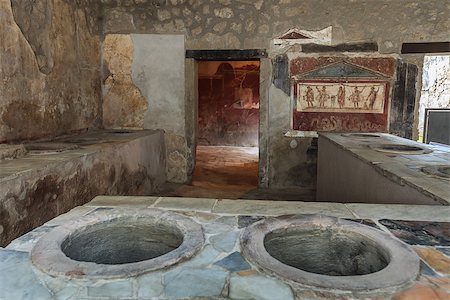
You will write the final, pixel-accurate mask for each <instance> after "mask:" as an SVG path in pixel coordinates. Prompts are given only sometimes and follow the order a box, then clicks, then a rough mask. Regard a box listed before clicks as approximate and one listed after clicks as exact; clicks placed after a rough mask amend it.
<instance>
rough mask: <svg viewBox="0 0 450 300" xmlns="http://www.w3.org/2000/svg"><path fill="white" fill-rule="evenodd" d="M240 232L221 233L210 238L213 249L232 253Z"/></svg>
mask: <svg viewBox="0 0 450 300" xmlns="http://www.w3.org/2000/svg"><path fill="white" fill-rule="evenodd" d="M238 235H239V232H238V231H232V232H225V233H220V234H218V235H214V236H212V237H210V238H209V240H210V242H211V244H212V245H213V247H214V248H215V249H216V250H218V251H222V252H230V251H231V250H233V248H234V246H235V245H236V240H237V237H238Z"/></svg>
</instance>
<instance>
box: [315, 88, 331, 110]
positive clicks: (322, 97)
mask: <svg viewBox="0 0 450 300" xmlns="http://www.w3.org/2000/svg"><path fill="white" fill-rule="evenodd" d="M316 89H317V91H318V92H319V96H318V100H319V107H325V101H327V99H328V94H327V89H326V87H325V86H322V89H321V90H320V89H319V88H318V87H317V86H316Z"/></svg>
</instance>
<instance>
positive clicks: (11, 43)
mask: <svg viewBox="0 0 450 300" xmlns="http://www.w3.org/2000/svg"><path fill="white" fill-rule="evenodd" d="M13 4H14V6H13V7H14V14H13V10H12V8H11V3H10V1H7V0H2V1H0V14H1V15H2V18H1V22H2V24H1V27H0V39H1V40H2V43H1V44H0V65H1V68H0V81H1V82H2V84H1V85H0V99H1V105H0V142H1V141H8V140H16V139H33V138H40V137H45V136H55V135H58V134H62V133H67V132H70V131H74V130H79V129H83V128H88V127H95V126H96V125H98V119H99V109H100V97H101V95H100V87H101V86H100V73H99V61H100V56H99V51H98V49H99V38H98V37H96V36H93V35H91V33H90V32H89V29H88V25H87V23H86V15H85V13H84V11H83V10H81V9H78V8H76V7H75V6H74V5H73V3H68V2H66V1H55V0H45V1H44V0H41V1H33V3H31V1H13ZM33 5H36V6H35V7H34V9H33ZM14 17H15V18H16V20H17V22H18V23H19V25H20V27H19V26H18V25H17V24H16V22H15V19H14ZM87 49H88V50H87Z"/></svg>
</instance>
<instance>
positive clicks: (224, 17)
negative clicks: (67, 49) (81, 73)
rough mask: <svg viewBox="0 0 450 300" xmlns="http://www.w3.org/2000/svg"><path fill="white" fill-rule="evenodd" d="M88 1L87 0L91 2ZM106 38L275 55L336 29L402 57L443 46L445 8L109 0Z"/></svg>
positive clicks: (266, 0)
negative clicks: (178, 39)
mask: <svg viewBox="0 0 450 300" xmlns="http://www.w3.org/2000/svg"><path fill="white" fill-rule="evenodd" d="M85 1H87V0H85ZM102 3H103V4H104V10H103V11H104V22H105V23H104V26H105V27H104V32H105V33H137V32H140V33H169V34H172V33H181V34H184V35H185V36H186V48H187V49H194V48H196V49H205V48H210V49H211V48H212V49H223V48H228V49H229V48H231V49H245V48H268V47H269V44H270V39H271V38H273V37H275V36H278V35H281V34H282V33H284V32H285V31H287V30H288V29H290V28H292V27H298V28H300V29H307V30H320V29H322V28H325V27H328V26H332V27H333V40H332V42H333V43H334V44H338V43H343V42H345V43H349V42H360V41H374V42H377V43H378V44H379V47H380V51H381V52H382V53H398V52H400V47H401V44H402V43H403V42H405V41H407V42H414V41H428V42H429V41H444V40H447V38H448V31H449V27H450V21H449V11H450V7H449V6H450V4H449V3H446V1H441V0H430V1H426V2H424V1H420V0H405V1H391V0H380V1H373V0H365V1H355V0H333V1H327V0H195V1H193V0H158V1H154V0H136V1H131V0H104V1H102Z"/></svg>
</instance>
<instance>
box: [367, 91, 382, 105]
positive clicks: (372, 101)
mask: <svg viewBox="0 0 450 300" xmlns="http://www.w3.org/2000/svg"><path fill="white" fill-rule="evenodd" d="M379 90H380V88H378V89H377V90H376V91H375V87H372V88H371V89H370V92H369V95H368V96H367V100H366V102H367V103H369V109H373V105H374V104H375V101H376V100H377V94H378V91H379Z"/></svg>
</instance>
